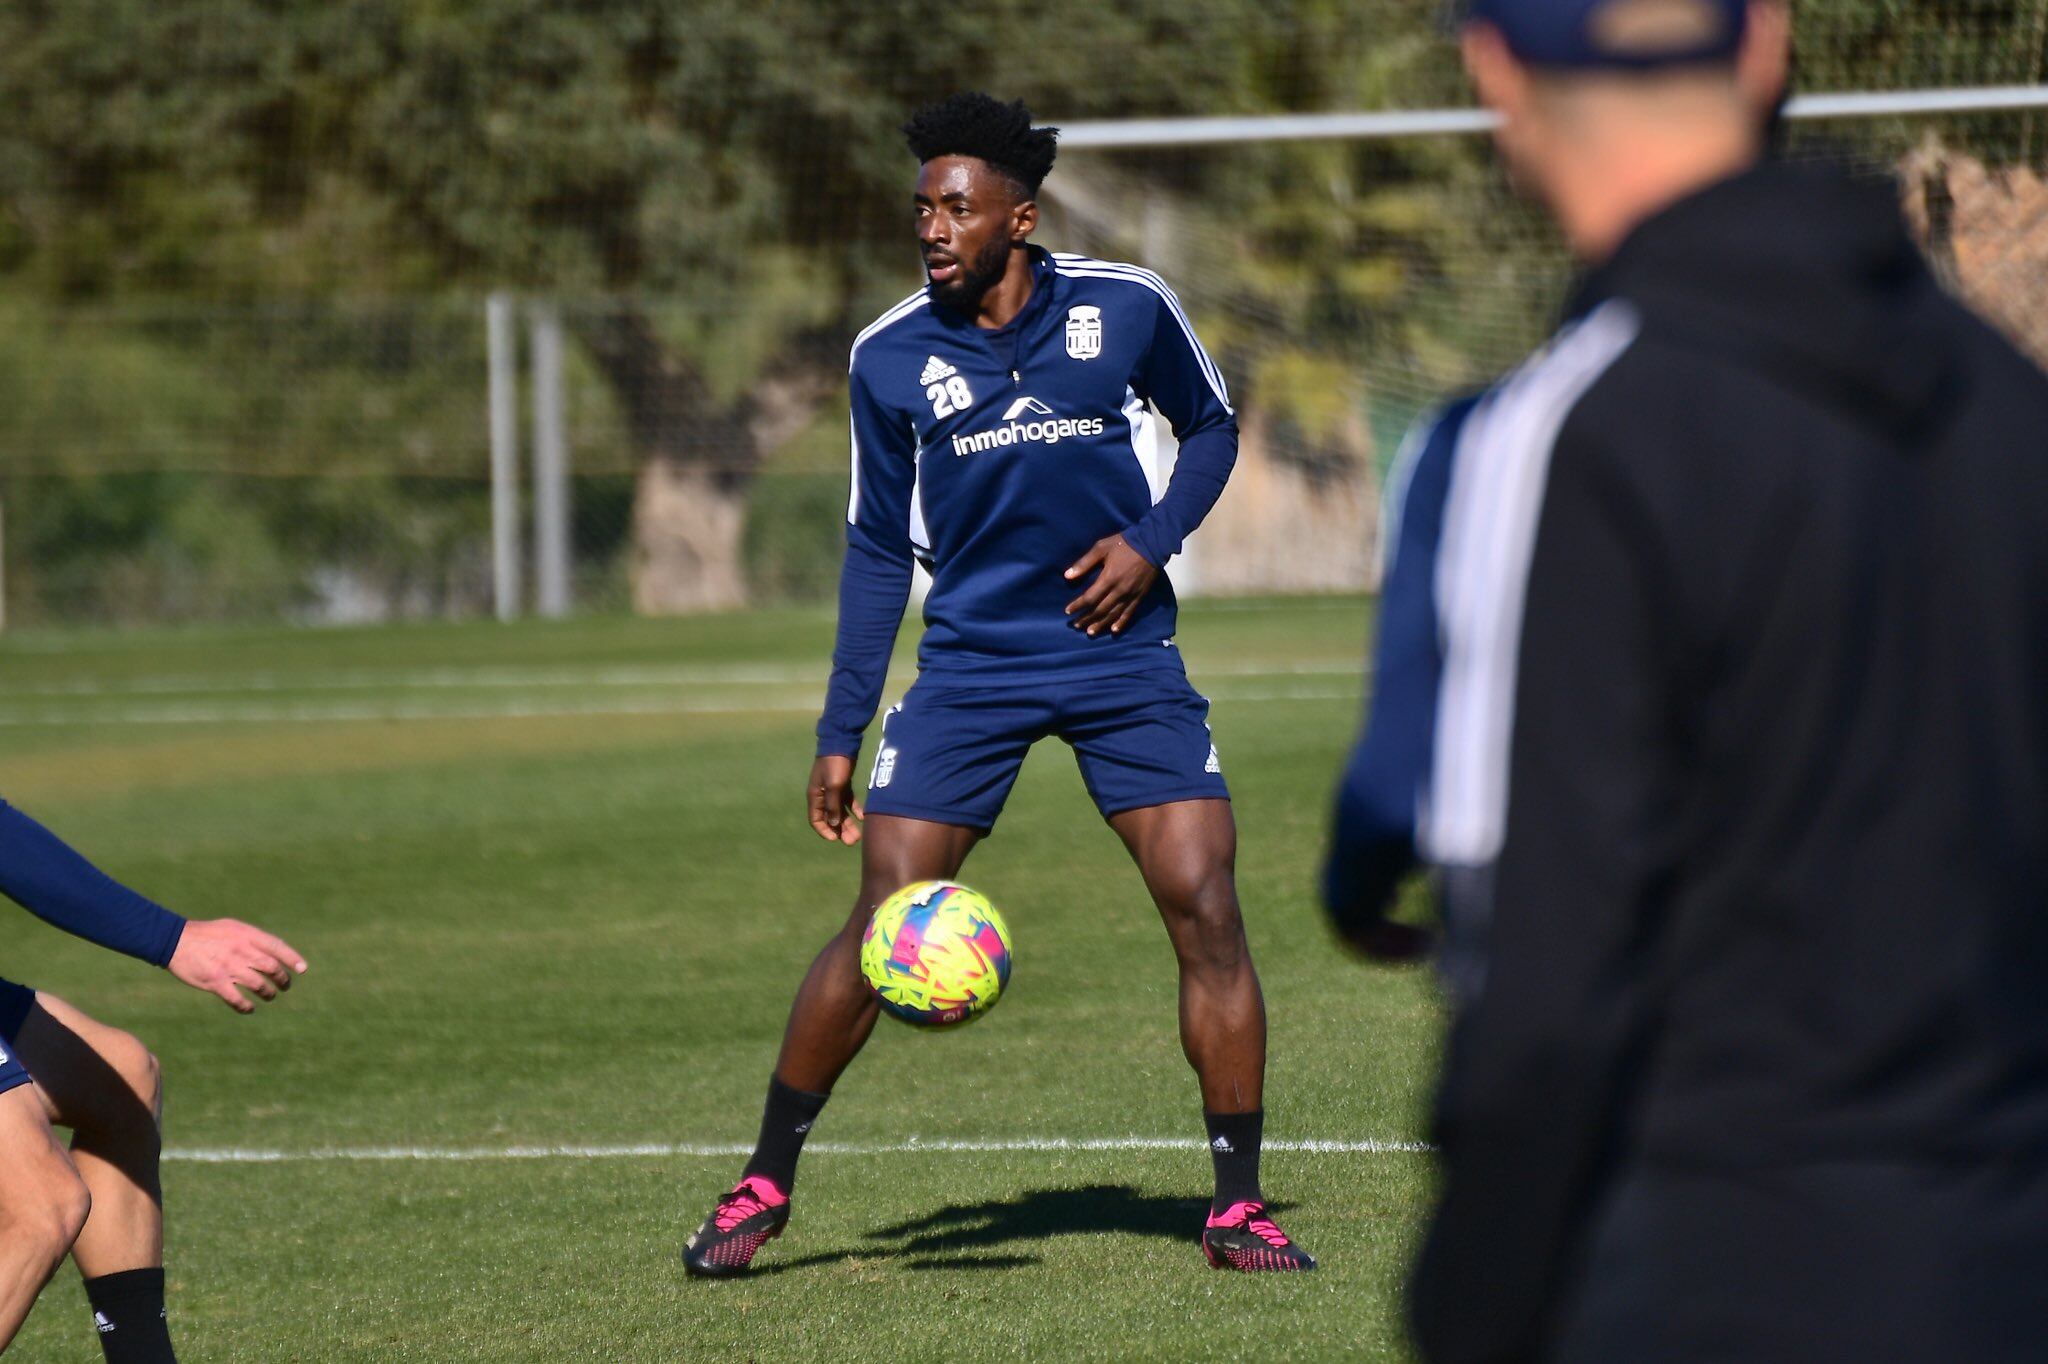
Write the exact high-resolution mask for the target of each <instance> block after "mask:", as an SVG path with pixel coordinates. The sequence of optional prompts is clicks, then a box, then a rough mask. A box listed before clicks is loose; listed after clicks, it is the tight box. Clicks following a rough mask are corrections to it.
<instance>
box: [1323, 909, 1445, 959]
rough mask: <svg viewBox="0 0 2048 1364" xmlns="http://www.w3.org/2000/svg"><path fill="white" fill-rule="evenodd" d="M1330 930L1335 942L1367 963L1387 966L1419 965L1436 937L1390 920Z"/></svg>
mask: <svg viewBox="0 0 2048 1364" xmlns="http://www.w3.org/2000/svg"><path fill="white" fill-rule="evenodd" d="M1333 926H1334V927H1336V929H1337V939H1338V941H1339V942H1341V943H1343V944H1344V946H1345V947H1347V948H1349V949H1350V950H1351V951H1352V952H1355V953H1357V954H1358V955H1359V956H1361V957H1364V958H1366V959H1367V960H1369V961H1377V962H1385V963H1388V964H1390V965H1393V964H1399V963H1401V962H1410V961H1420V960H1422V958H1424V957H1426V956H1428V955H1429V954H1430V952H1431V951H1432V950H1434V949H1435V947H1436V935H1435V934H1434V933H1431V932H1430V931H1429V930H1428V929H1426V928H1417V927H1415V925H1413V924H1404V923H1400V922H1398V921H1396V920H1393V919H1383V918H1374V919H1373V920H1371V921H1370V922H1369V923H1362V924H1349V925H1345V924H1336V925H1333Z"/></svg>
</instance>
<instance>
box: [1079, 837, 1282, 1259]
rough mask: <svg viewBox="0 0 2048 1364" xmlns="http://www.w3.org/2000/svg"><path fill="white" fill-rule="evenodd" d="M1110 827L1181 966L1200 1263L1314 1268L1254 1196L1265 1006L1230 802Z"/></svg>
mask: <svg viewBox="0 0 2048 1364" xmlns="http://www.w3.org/2000/svg"><path fill="white" fill-rule="evenodd" d="M1109 823H1110V827H1112V828H1114V829H1115V830H1116V831H1117V834H1118V836H1119V837H1121V838H1122V839H1123V841H1124V846H1125V847H1127V848H1129V849H1130V852H1131V856H1132V858H1134V859H1135V860H1136V861H1137V864H1138V870H1139V872H1140V873H1142V874H1143V876H1144V878H1145V887H1146V889H1148V890H1150V891H1151V892H1152V898H1153V900H1154V901H1155V902H1156V903H1157V904H1158V906H1159V913H1160V915H1161V917H1162V918H1164V919H1165V921H1166V932H1167V936H1168V937H1169V938H1171V939H1172V941H1173V952H1174V956H1175V957H1176V958H1177V959H1178V960H1179V962H1180V1037H1181V1048H1182V1050H1184V1051H1185V1052H1186V1053H1187V1058H1188V1063H1189V1064H1190V1065H1192V1066H1193V1067H1194V1068H1195V1075H1196V1077H1197V1078H1198V1079H1199V1080H1200V1082H1201V1086H1202V1108H1203V1110H1204V1111H1203V1120H1204V1122H1205V1124H1206V1126H1207V1128H1208V1138H1209V1156H1210V1159H1211V1161H1212V1163H1213V1165H1214V1169H1215V1175H1216V1186H1215V1193H1214V1196H1213V1198H1212V1200H1211V1202H1210V1205H1209V1220H1208V1223H1207V1224H1206V1225H1205V1226H1204V1227H1203V1229H1202V1253H1203V1254H1204V1255H1206V1256H1207V1257H1208V1260H1209V1263H1210V1264H1212V1265H1214V1266H1215V1267H1216V1268H1218V1269H1237V1270H1247V1271H1268V1270H1305V1269H1314V1268H1315V1267H1316V1262H1315V1260H1314V1259H1313V1258H1312V1257H1310V1256H1309V1255H1308V1253H1307V1252H1305V1251H1303V1250H1302V1249H1301V1247H1299V1246H1297V1245H1295V1244H1294V1242H1293V1241H1291V1240H1290V1239H1288V1236H1287V1234H1286V1233H1285V1232H1283V1231H1281V1230H1280V1228H1279V1226H1278V1225H1277V1224H1276V1223H1275V1222H1274V1221H1273V1217H1272V1214H1271V1213H1269V1212H1268V1211H1267V1210H1266V1206H1265V1201H1266V1200H1265V1194H1264V1192H1263V1191H1262V1190H1261V1188H1260V1186H1259V1155H1260V1149H1261V1146H1262V1144H1263V1141H1264V1136H1265V1132H1264V1128H1265V1109H1264V1106H1263V1105H1264V1102H1265V1079H1266V1003H1265V1000H1264V998H1263V997H1262V996H1261V995H1260V993H1259V977H1258V973H1257V972H1256V971H1254V970H1253V969H1252V958H1251V950H1250V948H1249V947H1248V946H1247V945H1246V943H1245V937H1244V919H1243V916H1242V915H1241V914H1240V913H1239V910H1238V903H1237V879H1236V862H1237V824H1236V821H1235V820H1234V819H1232V817H1231V811H1230V802H1229V801H1227V800H1213V799H1195V800H1183V801H1175V802H1172V803H1170V804H1165V805H1152V806H1144V807H1140V808H1138V809H1135V810H1125V811H1122V812H1120V813H1118V814H1114V815H1112V816H1110V817H1109Z"/></svg>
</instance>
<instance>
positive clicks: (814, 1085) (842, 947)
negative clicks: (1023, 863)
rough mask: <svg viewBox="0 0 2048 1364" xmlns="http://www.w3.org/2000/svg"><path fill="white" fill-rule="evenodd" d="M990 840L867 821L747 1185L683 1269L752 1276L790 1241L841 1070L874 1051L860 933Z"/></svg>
mask: <svg viewBox="0 0 2048 1364" xmlns="http://www.w3.org/2000/svg"><path fill="white" fill-rule="evenodd" d="M981 836H982V831H981V830H979V829H973V828H967V827H964V826H961V825H955V824H940V823H936V822H934V821H931V820H924V819H910V818H904V817H900V816H894V815H884V814H874V813H870V814H869V815H868V818H867V821H866V827H865V829H864V831H863V834H862V838H861V844H860V847H861V877H860V893H859V894H858V895H857V896H855V897H854V903H853V912H852V913H851V914H849V915H848V916H847V920H846V924H845V926H844V927H843V928H841V929H840V930H839V932H838V933H836V934H834V935H833V937H832V938H831V940H830V941H828V942H827V943H826V944H825V946H824V947H823V948H822V949H820V951H819V952H818V955H817V957H816V958H814V959H813V960H812V962H811V969H810V970H809V971H808V972H807V973H805V975H804V980H803V984H802V985H801V986H799V987H798V988H797V992H796V1002H795V1003H794V1004H793V1005H791V1006H790V1011H789V1025H788V1027H786V1028H785V1029H784V1030H783V1036H782V1054H781V1055H780V1056H779V1057H778V1058H777V1059H776V1062H775V1073H774V1075H773V1076H771V1077H770V1078H769V1081H768V1099H767V1102H766V1104H765V1105H764V1106H763V1108H762V1113H761V1131H760V1135H759V1137H758V1138H756V1140H755V1143H754V1152H753V1155H752V1156H750V1157H749V1158H748V1160H747V1164H746V1168H745V1169H744V1170H742V1171H741V1172H740V1181H739V1183H738V1184H737V1185H736V1186H734V1188H733V1190H732V1191H731V1192H730V1193H728V1194H727V1195H726V1196H725V1197H724V1198H722V1199H721V1200H719V1203H718V1206H717V1207H715V1208H714V1209H712V1212H711V1216H710V1217H708V1218H706V1219H705V1221H704V1224H703V1225H702V1226H701V1227H699V1228H698V1229H697V1232H696V1234H695V1235H693V1236H692V1237H690V1239H689V1241H688V1243H687V1244H685V1245H684V1247H683V1264H684V1267H685V1268H686V1269H688V1270H689V1272H690V1273H692V1274H698V1275H707V1276H713V1277H717V1276H724V1275H731V1274H741V1273H744V1272H745V1271H746V1270H747V1268H748V1267H749V1266H750V1265H751V1264H752V1263H753V1258H754V1255H755V1254H756V1253H757V1252H758V1251H759V1250H760V1248H761V1247H762V1246H763V1245H765V1244H766V1243H767V1242H768V1241H769V1240H770V1239H771V1238H773V1237H775V1236H779V1235H781V1234H782V1228H783V1226H784V1224H785V1223H787V1222H788V1220H789V1195H790V1191H791V1190H792V1189H793V1188H794V1187H795V1185H796V1167H797V1158H798V1157H799V1156H800V1155H801V1154H802V1153H803V1145H804V1139H805V1138H806V1137H807V1136H809V1135H810V1131H811V1125H812V1123H814V1122H816V1121H817V1117H818V1114H819V1112H820V1111H821V1110H823V1108H824V1106H825V1100H826V1099H827V1098H828V1097H829V1096H830V1095H831V1092H832V1086H833V1084H835V1083H836V1082H837V1081H838V1079H839V1076H840V1073H841V1072H843V1071H844V1070H845V1069H846V1067H847V1065H848V1064H849V1063H851V1062H852V1060H853V1058H854V1057H855V1056H856V1055H857V1054H858V1053H859V1052H860V1049H861V1048H862V1047H863V1046H865V1045H866V1044H867V1040H868V1034H870V1033H871V1032H873V1031H874V1027H875V1016H876V1014H877V1013H879V1012H880V1010H881V1006H880V1005H879V1004H877V1003H876V1002H875V998H874V995H873V994H872V993H871V992H870V991H869V990H868V988H867V983H866V982H865V981H863V980H862V979H861V973H860V943H861V935H862V934H863V933H865V932H866V930H867V924H868V919H869V918H870V917H871V916H872V915H873V914H874V912H875V907H876V906H877V905H879V904H881V903H882V901H883V900H886V899H887V898H888V897H889V896H890V895H892V894H894V893H895V892H896V891H897V890H899V889H901V888H902V887H904V886H906V885H909V884H911V883H912V882H916V881H945V880H951V879H952V878H953V877H954V876H955V875H956V874H958V872H959V870H960V866H961V864H962V863H963V862H965V861H966V860H967V854H968V851H969V850H970V849H972V848H973V847H974V845H975V843H976V842H977V841H978V840H979V839H980V838H981Z"/></svg>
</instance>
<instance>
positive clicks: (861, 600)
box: [818, 539, 911, 757]
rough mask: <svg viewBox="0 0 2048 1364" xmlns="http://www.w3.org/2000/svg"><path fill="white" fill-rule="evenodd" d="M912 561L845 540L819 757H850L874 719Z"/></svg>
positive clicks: (907, 595)
mask: <svg viewBox="0 0 2048 1364" xmlns="http://www.w3.org/2000/svg"><path fill="white" fill-rule="evenodd" d="M910 576H911V560H910V557H909V555H908V554H907V553H906V554H905V555H903V556H902V557H901V558H900V559H899V558H897V557H896V556H893V555H891V554H888V553H886V552H884V551H882V550H880V549H877V548H875V547H873V546H870V545H866V544H863V543H861V542H860V541H859V540H858V539H854V540H850V541H849V542H848V543H847V547H846V563H845V565H844V567H842V568H841V570H840V573H839V635H838V641H837V643H836V644H835V645H834V646H833V649H832V681H831V684H830V685H829V686H828V687H827V688H826V691H825V713H824V714H823V716H821V717H820V718H819V720H818V756H819V757H824V756H826V755H827V754H838V755H841V756H845V757H852V756H853V755H855V754H857V753H859V752H860V739H861V735H862V734H863V733H864V732H865V731H866V730H867V727H868V722H869V721H870V720H872V719H874V718H875V708H876V707H877V706H879V705H880V704H881V701H882V687H883V685H884V684H885V683H886V682H887V681H888V677H889V655H890V654H891V653H892V652H893V651H894V649H895V647H896V630H897V627H898V626H899V625H900V624H901V623H902V620H903V608H904V605H905V604H906V603H907V602H908V601H909V600H910Z"/></svg>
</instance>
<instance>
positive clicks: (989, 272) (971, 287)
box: [932, 237, 1011, 313]
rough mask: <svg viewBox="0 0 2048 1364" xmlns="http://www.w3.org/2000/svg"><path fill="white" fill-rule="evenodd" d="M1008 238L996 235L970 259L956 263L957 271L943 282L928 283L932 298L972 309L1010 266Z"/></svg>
mask: <svg viewBox="0 0 2048 1364" xmlns="http://www.w3.org/2000/svg"><path fill="white" fill-rule="evenodd" d="M1010 250H1011V247H1010V239H1009V238H1007V237H997V238H996V239H995V240H994V241H992V242H990V243H989V244H988V245H987V246H984V247H983V248H982V249H981V254H980V255H978V256H976V257H975V258H974V259H973V260H971V261H961V262H960V273H959V274H958V275H956V276H955V277H953V278H952V279H950V280H948V281H947V282H946V283H944V284H934V285H933V286H932V297H933V298H936V299H937V300H938V301H939V302H941V303H943V304H945V305H946V306H947V307H949V308H954V309H957V310H958V311H960V312H963V313H968V312H973V311H974V310H975V308H977V307H978V306H980V304H981V299H982V295H984V294H986V293H987V292H988V291H989V290H990V289H993V288H994V287H995V286H996V281H998V280H1000V279H1001V278H1002V277H1003V272H1004V271H1005V270H1007V269H1009V267H1010Z"/></svg>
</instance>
